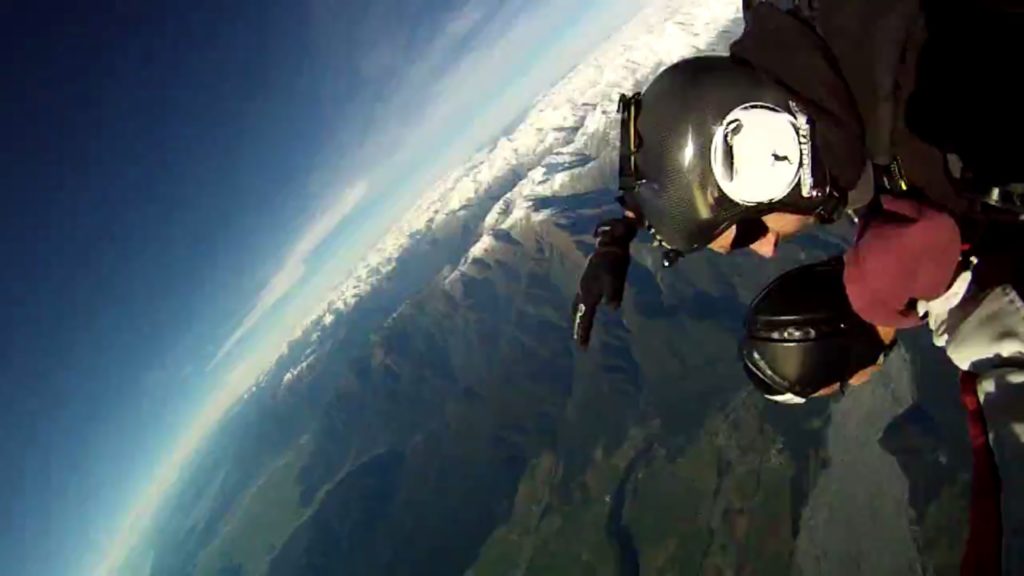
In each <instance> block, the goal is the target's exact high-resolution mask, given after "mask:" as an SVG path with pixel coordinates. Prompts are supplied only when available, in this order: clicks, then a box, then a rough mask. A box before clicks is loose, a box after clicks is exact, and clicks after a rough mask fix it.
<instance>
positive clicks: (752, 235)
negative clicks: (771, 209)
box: [729, 218, 768, 250]
mask: <svg viewBox="0 0 1024 576" xmlns="http://www.w3.org/2000/svg"><path fill="white" fill-rule="evenodd" d="M767 235H768V225H767V224H765V223H764V220H762V219H760V218H744V219H742V220H740V221H739V222H737V223H736V235H735V236H733V237H732V244H730V245H729V248H730V250H740V249H742V248H747V247H749V246H750V245H751V244H753V243H755V242H757V241H758V240H760V239H761V238H764V237H765V236H767Z"/></svg>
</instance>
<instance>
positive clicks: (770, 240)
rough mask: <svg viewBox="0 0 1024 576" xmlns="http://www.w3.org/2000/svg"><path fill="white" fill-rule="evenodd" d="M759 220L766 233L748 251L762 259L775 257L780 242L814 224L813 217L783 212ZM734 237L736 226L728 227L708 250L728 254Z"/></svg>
mask: <svg viewBox="0 0 1024 576" xmlns="http://www.w3.org/2000/svg"><path fill="white" fill-rule="evenodd" d="M761 220H762V221H763V222H764V224H765V226H766V227H767V228H768V233H767V234H765V235H764V236H762V237H761V238H760V239H759V240H758V241H756V242H754V243H753V244H751V245H750V249H751V250H753V251H754V252H755V253H757V254H758V255H760V256H763V257H764V258H771V257H772V256H774V255H775V247H776V246H777V245H778V244H779V242H780V241H782V240H785V239H786V238H789V237H790V236H795V235H797V234H799V233H800V232H801V231H803V230H804V229H806V228H808V227H810V226H811V225H812V224H814V217H813V216H801V215H798V214H787V213H785V212H772V213H771V214H768V215H766V216H762V217H761ZM735 237H736V226H730V227H729V228H728V229H727V230H726V231H725V232H723V233H722V234H721V235H720V236H719V237H718V238H715V239H714V241H712V242H711V244H708V248H711V249H712V250H714V251H715V252H718V253H719V254H728V253H729V252H730V251H731V250H732V240H733V238H735Z"/></svg>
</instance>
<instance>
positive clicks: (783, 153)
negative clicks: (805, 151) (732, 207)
mask: <svg viewBox="0 0 1024 576" xmlns="http://www.w3.org/2000/svg"><path fill="white" fill-rule="evenodd" d="M801 152H802V151H801V146H800V133H799V125H798V120H797V119H796V118H795V117H794V116H793V115H792V114H789V113H787V112H784V111H783V110H781V109H779V108H777V107H775V106H771V105H769V104H762V103H750V104H744V105H743V106H740V107H739V108H737V109H735V110H733V111H732V112H730V113H729V115H728V116H726V117H725V120H723V121H722V124H721V126H719V127H718V129H717V130H716V131H715V136H714V138H713V139H712V141H711V169H712V172H713V173H714V175H715V180H716V181H717V182H718V185H719V187H721V189H722V191H723V192H725V194H726V195H727V196H728V197H729V198H731V199H732V200H734V201H735V202H737V203H739V204H743V205H748V206H749V205H754V204H763V203H767V202H775V201H777V200H781V199H782V198H784V197H785V196H786V195H787V194H789V192H790V191H791V190H793V188H794V187H795V186H796V185H797V183H798V182H800V176H801V166H802V165H803V155H802V153H801Z"/></svg>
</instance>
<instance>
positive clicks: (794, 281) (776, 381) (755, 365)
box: [740, 256, 888, 403]
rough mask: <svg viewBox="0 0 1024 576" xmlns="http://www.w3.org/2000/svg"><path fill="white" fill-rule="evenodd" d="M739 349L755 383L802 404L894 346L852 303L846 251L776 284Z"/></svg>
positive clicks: (755, 307) (759, 304) (750, 318)
mask: <svg viewBox="0 0 1024 576" xmlns="http://www.w3.org/2000/svg"><path fill="white" fill-rule="evenodd" d="M740 349H741V355H742V357H743V363H744V368H745V369H746V371H747V376H748V377H750V380H751V383H753V384H754V386H756V387H757V388H758V389H759V390H761V392H762V393H764V394H765V396H768V397H769V398H772V399H774V400H778V401H782V402H789V403H798V402H800V401H802V400H803V399H806V398H809V397H810V396H813V395H814V394H815V393H817V392H818V391H820V390H822V389H823V388H826V387H828V386H831V385H832V384H836V383H841V382H845V381H847V380H849V379H850V378H851V377H852V376H853V375H854V374H856V373H857V372H859V371H861V370H862V369H864V368H867V367H869V366H871V365H873V364H876V363H877V362H878V360H879V358H881V357H882V356H883V355H884V354H885V352H886V350H887V349H888V346H887V345H886V343H885V342H884V341H883V340H882V338H881V336H879V334H878V331H877V329H876V328H875V327H874V326H873V325H871V324H869V323H868V322H865V321H864V320H862V319H861V318H860V317H859V316H857V314H856V313H854V311H853V308H852V307H851V306H850V301H849V300H848V299H847V297H846V289H845V288H844V286H843V259H842V257H841V256H840V257H836V258H832V259H830V260H826V261H824V262H818V263H816V264H808V265H806V266H801V267H799V268H795V269H793V270H790V271H789V272H786V273H785V274H783V275H781V276H779V277H778V278H776V279H775V280H774V281H773V282H772V283H771V284H769V285H768V287H767V288H765V289H764V290H763V291H762V292H761V293H760V294H759V295H758V296H757V298H756V299H754V302H753V304H751V306H750V310H749V312H748V315H747V321H746V335H745V337H744V340H743V343H742V344H741V347H740Z"/></svg>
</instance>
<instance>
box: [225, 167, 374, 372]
mask: <svg viewBox="0 0 1024 576" xmlns="http://www.w3.org/2000/svg"><path fill="white" fill-rule="evenodd" d="M368 188H369V186H368V184H367V183H366V182H365V181H363V182H359V183H357V184H355V185H354V186H352V187H351V188H349V189H348V190H346V191H345V192H343V193H342V194H341V195H340V196H339V197H338V199H337V200H336V201H335V202H334V204H333V205H331V206H330V207H329V208H328V209H327V210H325V211H324V212H323V213H321V214H320V215H319V216H318V217H317V218H316V220H314V221H313V223H312V224H311V225H310V226H309V228H307V229H306V231H305V233H303V235H302V237H301V238H299V240H298V242H296V243H295V246H294V247H292V249H291V251H290V252H289V253H288V257H287V258H286V259H285V261H284V264H282V266H281V268H280V269H279V270H278V271H277V273H276V274H274V277H273V278H271V279H270V282H268V283H267V285H266V286H265V287H264V288H263V290H262V291H260V295H259V296H258V297H257V298H256V303H255V304H254V305H253V307H252V309H251V310H249V313H248V314H246V315H245V318H244V319H243V320H242V323H241V324H240V325H239V326H238V328H237V329H236V330H235V331H234V333H232V334H231V337H229V338H228V339H227V341H226V342H224V344H223V345H222V346H221V347H220V350H218V351H217V355H216V356H215V357H214V359H213V360H212V361H211V362H210V364H209V365H208V366H207V370H209V369H210V368H212V367H214V366H215V365H216V364H217V363H218V362H220V361H221V359H223V358H224V356H225V355H226V354H228V353H229V352H230V351H231V350H232V349H233V348H234V347H235V345H237V344H238V342H239V341H240V340H241V339H242V337H243V336H245V335H246V333H248V332H249V331H250V330H252V328H253V327H254V326H255V325H256V323H257V322H259V321H260V318H262V317H263V315H264V314H266V313H267V311H269V310H270V308H271V307H272V306H273V305H274V304H275V303H277V301H278V300H280V299H281V298H283V297H284V296H285V295H286V294H287V293H288V291H289V290H291V289H292V287H293V286H295V284H297V283H298V282H299V281H300V280H301V279H302V277H303V275H305V273H306V259H307V258H308V257H309V255H310V254H312V253H313V251H314V250H316V249H317V248H318V247H319V246H320V244H321V243H323V241H324V240H325V239H326V238H327V237H328V236H329V235H330V234H331V232H332V231H334V229H335V228H336V227H337V226H338V224H340V223H341V221H342V220H344V219H345V217H346V216H348V215H349V213H350V212H352V209H353V208H355V206H356V204H358V203H359V201H360V200H362V199H363V197H364V196H365V195H366V191H367V189H368Z"/></svg>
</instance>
